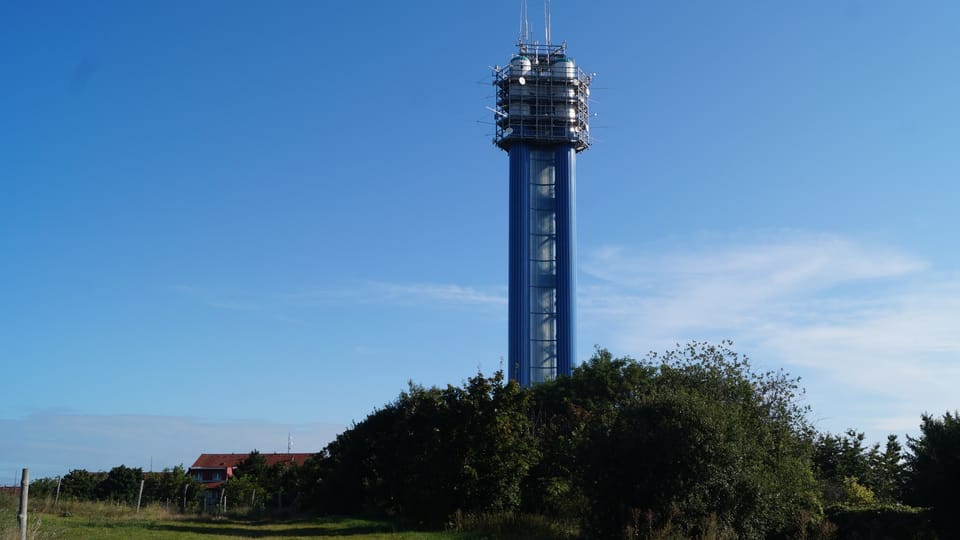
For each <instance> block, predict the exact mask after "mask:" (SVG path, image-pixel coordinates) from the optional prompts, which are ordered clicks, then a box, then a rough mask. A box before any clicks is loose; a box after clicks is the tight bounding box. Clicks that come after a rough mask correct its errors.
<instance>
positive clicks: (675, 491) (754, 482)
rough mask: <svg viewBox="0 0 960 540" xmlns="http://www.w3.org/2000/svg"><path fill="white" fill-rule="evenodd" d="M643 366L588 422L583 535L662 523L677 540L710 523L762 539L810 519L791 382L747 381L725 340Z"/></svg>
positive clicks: (802, 431) (807, 435)
mask: <svg viewBox="0 0 960 540" xmlns="http://www.w3.org/2000/svg"><path fill="white" fill-rule="evenodd" d="M604 363H605V362H603V361H602V358H601V362H600V364H601V365H603V364H604ZM642 364H644V365H645V366H646V368H647V370H648V371H649V373H650V375H649V379H648V380H646V379H641V385H640V386H638V387H635V388H633V389H632V391H628V392H625V393H623V394H622V395H623V396H624V397H623V398H622V399H621V400H620V401H619V403H617V404H616V406H615V407H614V412H612V413H610V416H609V418H608V419H606V420H604V421H600V422H597V423H591V426H590V430H589V435H588V436H587V437H586V438H585V439H584V444H583V446H582V447H581V449H580V453H579V457H580V459H581V461H582V462H583V463H584V470H583V473H582V483H583V488H584V490H585V492H586V495H587V497H588V499H589V501H590V506H589V509H588V511H587V512H585V514H584V530H585V533H586V534H587V536H590V537H603V538H607V537H617V536H621V535H623V534H624V532H625V531H627V532H629V531H633V532H634V533H636V532H637V531H638V530H642V529H643V528H644V527H649V528H653V529H656V528H659V527H665V526H668V525H669V526H671V527H675V528H676V529H678V530H679V531H680V533H681V534H683V535H685V536H698V535H701V534H705V533H706V532H707V531H706V530H705V527H708V526H715V527H719V528H720V529H721V530H722V531H725V532H726V534H732V535H736V536H737V537H740V538H760V537H766V536H770V535H774V534H786V533H788V532H789V531H790V529H791V528H792V527H794V526H795V523H796V522H797V519H798V517H799V516H800V515H818V514H819V512H820V510H819V504H818V497H817V489H816V484H815V481H814V478H813V475H812V473H811V467H810V459H809V454H810V439H811V437H812V435H811V434H812V429H811V428H810V425H809V423H808V421H807V418H806V414H807V410H806V408H805V407H804V406H802V405H800V404H799V401H798V397H799V395H800V394H801V393H802V390H801V389H800V388H799V386H798V384H797V382H796V380H793V379H790V378H789V377H787V376H786V375H785V374H783V373H780V372H768V373H760V374H758V373H754V372H753V371H752V369H751V368H750V364H749V362H748V361H747V359H746V358H744V357H741V356H740V355H738V354H737V353H735V352H734V351H732V350H731V349H730V348H729V343H728V342H724V343H723V344H721V345H719V346H714V345H709V344H706V343H699V342H694V343H691V344H689V345H687V346H685V347H682V348H677V349H674V350H670V351H667V352H666V353H664V354H651V355H650V356H648V358H647V359H646V360H645V361H644V362H642ZM576 377H577V374H574V378H576Z"/></svg>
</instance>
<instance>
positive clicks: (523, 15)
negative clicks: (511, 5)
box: [517, 0, 530, 43]
mask: <svg viewBox="0 0 960 540" xmlns="http://www.w3.org/2000/svg"><path fill="white" fill-rule="evenodd" d="M517 41H518V42H520V43H529V42H530V16H529V9H528V6H527V0H523V1H522V2H520V33H519V34H518V36H517Z"/></svg>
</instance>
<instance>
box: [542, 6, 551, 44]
mask: <svg viewBox="0 0 960 540" xmlns="http://www.w3.org/2000/svg"><path fill="white" fill-rule="evenodd" d="M550 11H551V9H550V0H545V1H544V3H543V22H544V25H545V26H546V31H545V34H546V38H547V43H546V45H550Z"/></svg>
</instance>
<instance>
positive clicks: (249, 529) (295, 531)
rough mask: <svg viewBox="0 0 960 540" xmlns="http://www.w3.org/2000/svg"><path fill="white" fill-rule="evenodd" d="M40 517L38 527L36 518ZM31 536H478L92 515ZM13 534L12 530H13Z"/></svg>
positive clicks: (314, 523)
mask: <svg viewBox="0 0 960 540" xmlns="http://www.w3.org/2000/svg"><path fill="white" fill-rule="evenodd" d="M38 517H39V518H40V522H39V526H38V525H37V522H36V520H37V518H38ZM30 522H31V529H32V532H31V535H30V538H36V539H38V540H39V539H48V538H49V539H59V538H63V539H97V540H100V539H104V540H110V539H118V540H119V539H129V538H146V539H158V540H159V539H175V538H176V539H180V538H183V539H188V540H189V539H200V538H203V539H211V538H216V539H218V540H220V539H223V540H226V539H229V538H277V539H284V540H296V539H299V538H302V539H307V538H323V537H337V538H355V539H369V540H372V539H416V538H424V539H428V540H430V539H436V540H441V539H443V540H447V539H449V540H461V539H462V540H467V539H475V538H479V537H478V536H477V535H473V534H468V533H454V532H421V531H396V530H395V528H394V526H392V525H391V524H389V523H386V522H382V521H373V520H366V519H358V518H329V517H328V518H316V519H308V520H293V521H281V522H276V521H274V522H255V521H243V520H231V519H189V518H184V519H137V518H133V517H131V518H122V519H118V518H116V517H106V518H105V517H94V516H70V517H62V516H57V515H50V514H40V515H37V514H34V515H33V516H31V519H30ZM9 532H12V531H9Z"/></svg>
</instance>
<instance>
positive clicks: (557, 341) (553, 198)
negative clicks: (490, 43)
mask: <svg viewBox="0 0 960 540" xmlns="http://www.w3.org/2000/svg"><path fill="white" fill-rule="evenodd" d="M493 79H494V81H493V84H494V86H495V87H496V96H497V97H496V107H495V108H494V119H495V124H496V131H495V135H494V139H493V142H494V144H496V145H497V146H498V147H500V148H501V149H503V150H504V151H506V152H507V153H509V155H510V247H509V249H510V257H509V259H510V263H509V264H510V299H509V368H508V369H509V373H508V376H509V378H510V380H516V381H517V382H519V383H520V385H522V386H529V385H531V384H535V383H538V382H544V381H548V380H550V379H553V378H555V377H557V376H558V375H570V373H571V371H572V369H573V364H574V360H575V354H576V309H575V308H576V302H575V300H576V242H575V239H576V234H575V232H576V231H575V226H574V225H575V219H574V218H575V213H574V207H575V204H574V194H575V185H576V182H575V178H576V154H577V153H579V152H582V151H584V150H586V149H587V148H588V147H589V146H590V124H589V98H590V82H591V76H590V75H587V74H584V72H583V71H581V70H580V68H579V67H578V66H577V65H576V63H575V62H574V61H573V59H572V58H570V57H569V56H567V53H566V44H563V45H549V44H547V45H539V44H532V45H531V44H527V43H524V42H523V41H520V42H519V43H518V51H517V53H516V54H515V55H514V56H513V58H511V60H510V63H509V65H507V66H505V67H500V66H497V67H495V68H494V69H493Z"/></svg>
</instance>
